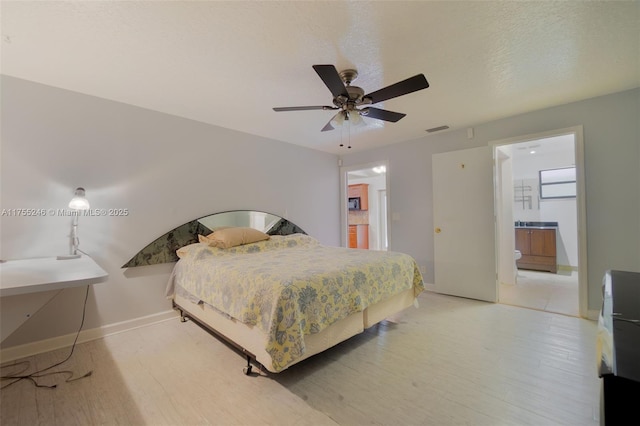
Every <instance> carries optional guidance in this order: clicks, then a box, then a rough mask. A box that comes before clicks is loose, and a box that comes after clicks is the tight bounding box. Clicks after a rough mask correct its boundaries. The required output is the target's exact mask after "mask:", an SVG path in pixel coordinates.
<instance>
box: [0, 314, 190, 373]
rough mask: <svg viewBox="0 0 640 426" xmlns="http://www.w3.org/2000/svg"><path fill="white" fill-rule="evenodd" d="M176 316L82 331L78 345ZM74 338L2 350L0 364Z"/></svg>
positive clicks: (57, 346)
mask: <svg viewBox="0 0 640 426" xmlns="http://www.w3.org/2000/svg"><path fill="white" fill-rule="evenodd" d="M178 316H179V314H178V313H177V312H176V311H174V310H168V311H164V312H159V313H157V314H153V315H148V316H145V317H140V318H135V319H132V320H128V321H122V322H117V323H114V324H109V325H105V326H102V327H98V328H92V329H89V330H83V331H81V332H80V335H79V336H78V343H84V342H89V341H91V340H96V339H101V338H103V337H106V336H111V335H113V334H118V333H122V332H125V331H129V330H133V329H136V328H140V327H146V326H148V325H151V324H157V323H159V322H162V321H168V320H171V319H174V318H177V317H178ZM75 338H76V333H72V334H67V335H65V336H58V337H53V338H51V339H45V340H40V341H37V342H32V343H27V344H24V345H18V346H12V347H9V348H6V349H2V350H0V363H2V364H4V363H5V362H9V361H14V360H17V359H21V358H25V357H28V356H32V355H37V354H41V353H44V352H49V351H53V350H56V349H61V348H65V347H69V346H71V345H72V344H73V340H74V339H75Z"/></svg>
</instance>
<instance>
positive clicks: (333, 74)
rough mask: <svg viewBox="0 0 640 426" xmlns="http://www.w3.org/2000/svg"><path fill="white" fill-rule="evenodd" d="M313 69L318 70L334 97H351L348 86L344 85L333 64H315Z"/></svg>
mask: <svg viewBox="0 0 640 426" xmlns="http://www.w3.org/2000/svg"><path fill="white" fill-rule="evenodd" d="M313 69H314V70H316V72H317V73H318V75H319V76H320V78H321V79H322V81H324V84H326V85H327V88H329V91H330V92H331V94H332V95H333V97H334V98H337V97H338V96H340V95H342V96H346V97H347V98H349V93H348V92H347V88H346V87H345V86H344V83H343V82H342V79H341V78H340V74H338V70H336V67H334V66H333V65H314V66H313Z"/></svg>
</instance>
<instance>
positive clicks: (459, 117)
mask: <svg viewBox="0 0 640 426" xmlns="http://www.w3.org/2000/svg"><path fill="white" fill-rule="evenodd" d="M0 8H1V9H0V12H1V19H2V27H1V28H2V41H1V43H2V45H1V47H2V62H1V64H0V65H1V71H2V73H3V74H6V75H10V76H14V77H19V78H23V79H27V80H32V81H36V82H39V83H44V84H48V85H51V86H56V87H61V88H64V89H69V90H73V91H77V92H81V93H86V94H90V95H95V96H99V97H102V98H106V99H111V100H115V101H120V102H125V103H128V104H132V105H136V106H140V107H144V108H149V109H152V110H157V111H162V112H165V113H169V114H174V115H177V116H182V117H186V118H190V119H194V120H198V121H202V122H206V123H211V124H214V125H218V126H222V127H226V128H230V129H235V130H239V131H243V132H247V133H251V134H256V135H261V136H265V137H268V138H272V139H277V140H281V141H286V142H290V143H294V144H299V145H304V146H308V147H311V148H314V149H318V150H322V151H327V152H334V153H345V152H347V151H346V148H339V146H338V145H339V143H340V140H341V137H346V136H345V134H343V132H341V130H339V129H337V130H334V131H331V132H320V129H321V128H322V127H323V126H324V125H325V124H326V123H327V121H329V119H330V118H331V117H332V115H333V113H334V112H333V111H321V110H317V111H298V112H274V111H273V110H272V107H276V106H298V105H331V98H332V97H331V94H330V92H329V90H328V89H327V87H326V86H325V85H324V84H323V82H322V81H321V80H320V78H319V77H318V75H317V74H316V73H315V72H314V70H313V69H312V65H314V64H333V65H335V66H336V68H337V69H338V70H342V69H346V68H355V69H357V70H358V72H359V77H358V79H357V80H356V81H355V82H354V83H353V84H354V85H356V86H360V87H362V88H363V89H364V90H365V92H372V91H374V90H377V89H380V88H382V87H384V86H387V85H389V84H392V83H395V82H397V81H400V80H403V79H405V78H408V77H411V76H413V75H415V74H419V73H423V74H425V76H426V77H427V80H428V81H429V83H430V85H431V87H430V88H428V89H426V90H422V91H419V92H415V93H412V94H408V95H405V96H402V97H399V98H395V99H391V100H387V101H385V102H383V103H379V104H376V105H375V106H376V107H380V108H384V109H389V110H392V111H398V112H402V113H406V114H407V116H406V117H405V118H404V119H402V120H400V121H399V122H397V123H386V122H382V121H379V120H374V119H366V118H365V121H366V122H367V123H368V124H367V126H365V127H362V128H357V129H353V131H352V133H351V144H352V145H353V149H352V151H355V150H362V149H367V148H372V147H376V146H381V145H386V144H392V143H396V142H400V141H404V140H410V139H416V138H421V137H424V136H426V135H427V133H426V132H425V130H426V129H429V128H432V127H437V126H441V125H448V126H450V128H451V129H457V128H464V127H468V126H473V125H475V124H479V123H483V122H487V121H490V120H494V119H498V118H502V117H506V116H511V115H515V114H519V113H524V112H527V111H531V110H536V109H540V108H545V107H548V106H553V105H558V104H564V103H568V102H572V101H576V100H581V99H586V98H590V97H594V96H599V95H603V94H607V93H613V92H617V91H621V90H626V89H630V88H633V87H638V86H640V65H639V62H640V2H638V1H633V2H623V1H620V2H597V1H595V2H586V1H565V2H546V1H543V2H515V1H514V2H477V1H473V2H452V1H448V2H431V1H429V2H402V1H385V2H381V1H376V2H366V1H357V2H343V1H331V2H302V1H301V2H295V1H289V2H254V1H250V2H240V1H233V2H218V1H214V2H207V1H200V2H184V1H175V2H155V1H144V2H143V1H124V2H108V1H104V2H103V1H76V2H73V1H71V2H55V1H50V2H32V1H19V2H12V1H6V0H5V1H2V2H1V3H0Z"/></svg>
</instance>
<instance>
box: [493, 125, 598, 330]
mask: <svg viewBox="0 0 640 426" xmlns="http://www.w3.org/2000/svg"><path fill="white" fill-rule="evenodd" d="M564 135H573V137H574V149H575V152H574V155H575V162H576V210H577V218H576V219H577V227H578V229H577V234H578V309H579V315H580V317H582V318H587V317H588V314H589V313H588V296H589V294H588V290H589V286H588V280H587V213H586V212H587V207H586V199H585V176H584V137H583V127H582V126H573V127H567V128H563V129H557V130H549V131H545V132H540V133H533V134H528V135H522V136H516V137H511V138H507V139H500V140H495V141H491V142H489V145H490V146H492V147H493V148H492V149H493V152H494V154H493V156H494V171H493V173H494V191H495V197H494V201H495V204H496V205H495V208H496V209H498V208H499V205H500V204H501V198H500V197H502V193H501V192H500V191H498V182H497V180H498V176H499V172H498V167H499V164H498V161H497V160H496V158H497V155H496V152H497V149H498V148H499V147H500V146H504V145H511V144H515V143H522V142H529V141H533V140H537V139H546V138H550V137H554V136H564ZM496 220H497V221H498V223H497V224H496V225H497V226H496V229H497V230H498V229H502V227H503V225H505V224H503V223H501V220H502V215H497V218H496ZM500 257H501V256H500V241H499V240H498V235H496V259H497V261H498V262H500ZM499 270H500V264H498V271H499Z"/></svg>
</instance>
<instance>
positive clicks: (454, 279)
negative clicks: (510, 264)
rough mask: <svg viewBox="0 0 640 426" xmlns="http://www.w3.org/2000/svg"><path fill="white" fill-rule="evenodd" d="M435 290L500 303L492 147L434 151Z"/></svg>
mask: <svg viewBox="0 0 640 426" xmlns="http://www.w3.org/2000/svg"><path fill="white" fill-rule="evenodd" d="M432 162H433V222H434V230H433V232H434V275H435V290H436V291H437V292H439V293H444V294H450V295H454V296H461V297H468V298H470V299H478V300H486V301H488V302H496V301H497V281H496V253H495V220H494V201H493V200H494V194H493V159H492V150H491V147H489V146H486V147H480V148H472V149H465V150H462V151H452V152H446V153H442V154H434V155H433V157H432Z"/></svg>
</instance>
